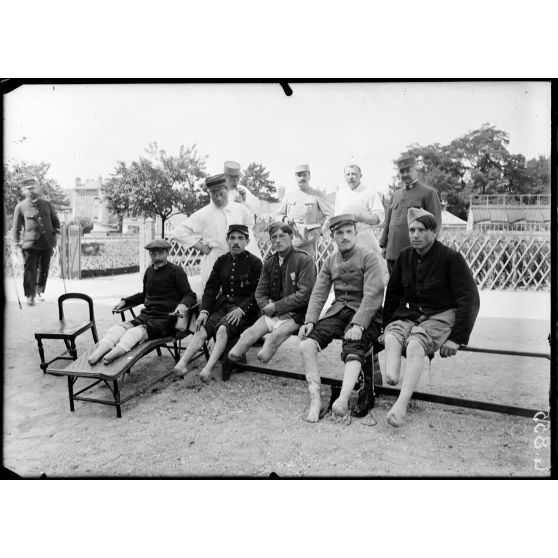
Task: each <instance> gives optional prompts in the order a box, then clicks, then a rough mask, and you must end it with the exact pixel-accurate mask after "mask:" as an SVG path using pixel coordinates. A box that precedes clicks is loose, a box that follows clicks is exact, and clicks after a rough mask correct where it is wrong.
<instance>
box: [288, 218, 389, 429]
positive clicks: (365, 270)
mask: <svg viewBox="0 0 558 558" xmlns="http://www.w3.org/2000/svg"><path fill="white" fill-rule="evenodd" d="M330 228H331V232H332V235H333V240H334V241H335V244H336V245H337V248H338V249H337V251H335V252H334V253H333V254H331V255H330V256H328V258H327V259H326V260H325V262H324V264H323V266H322V268H321V270H320V273H319V275H318V279H317V280H316V284H315V286H314V289H313V290H312V295H311V296H310V302H309V303H308V310H307V312H306V317H305V320H304V325H303V326H302V327H301V328H300V331H299V337H300V338H301V340H302V341H301V342H300V352H301V354H302V360H303V362H304V368H305V371H306V380H307V382H308V391H309V392H310V408H309V411H308V415H307V417H306V420H307V421H308V422H317V421H318V420H319V419H320V418H321V417H322V416H323V415H324V414H325V413H326V411H327V404H326V403H325V402H324V401H322V396H321V379H320V372H319V368H318V352H319V351H321V350H323V349H325V348H326V347H327V346H328V345H329V344H330V343H331V341H332V340H333V339H334V338H336V337H341V336H342V337H343V348H342V352H341V360H342V361H343V362H344V363H345V371H344V374H343V384H342V386H341V392H340V394H339V397H338V398H337V399H336V400H335V401H334V402H333V405H332V411H333V412H334V413H335V415H337V416H339V417H345V416H347V415H348V414H349V396H350V395H351V392H352V390H353V388H354V386H355V384H356V382H357V380H358V379H359V376H360V374H361V371H362V369H363V366H364V362H365V355H366V353H367V351H368V350H369V348H370V347H371V345H372V343H373V341H374V340H375V339H377V338H378V324H377V322H376V321H375V320H374V317H375V316H376V314H377V312H378V311H379V310H380V308H381V305H382V299H383V296H384V281H383V274H382V267H381V264H380V256H378V254H376V253H375V252H373V251H371V250H365V249H363V248H361V247H359V246H356V236H357V231H356V219H355V217H354V215H350V214H348V215H337V216H335V217H333V218H332V219H331V221H330ZM332 286H333V288H334V292H335V299H334V301H333V303H332V305H331V306H330V307H329V309H328V310H327V312H326V313H325V315H324V316H323V317H322V318H321V319H320V312H321V311H322V308H323V306H324V304H325V303H326V301H327V298H328V295H329V292H330V290H331V287H332Z"/></svg>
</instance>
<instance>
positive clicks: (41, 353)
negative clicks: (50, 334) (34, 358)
mask: <svg viewBox="0 0 558 558" xmlns="http://www.w3.org/2000/svg"><path fill="white" fill-rule="evenodd" d="M35 339H37V344H38V345H39V356H40V358H41V364H40V367H41V370H42V371H43V374H44V373H45V372H46V369H47V364H46V362H45V350H44V348H43V341H42V339H41V338H40V337H36V338H35Z"/></svg>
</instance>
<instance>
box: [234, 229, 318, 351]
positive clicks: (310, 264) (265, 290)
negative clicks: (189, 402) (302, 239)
mask: <svg viewBox="0 0 558 558" xmlns="http://www.w3.org/2000/svg"><path fill="white" fill-rule="evenodd" d="M269 238H270V240H271V245H272V249H273V252H274V253H273V254H272V255H271V256H269V257H268V258H267V259H266V260H265V262H264V265H263V269H262V274H261V277H260V281H259V283H258V287H257V289H256V302H257V304H258V306H259V307H260V310H261V312H262V315H261V316H260V318H259V319H258V321H257V322H256V323H255V324H254V325H253V326H252V327H250V328H248V329H247V330H246V331H244V333H243V334H242V335H241V336H240V339H239V341H238V343H237V344H236V345H235V346H234V347H233V348H232V349H231V350H230V351H229V358H230V359H231V360H233V361H238V360H240V359H241V358H242V357H243V356H244V355H245V354H246V351H247V350H248V349H249V348H250V347H251V346H252V345H254V344H255V343H256V342H257V341H259V340H260V339H261V338H262V337H263V336H264V335H266V334H269V335H267V336H266V338H265V342H264V345H263V347H262V348H261V350H260V351H259V352H258V354H257V358H258V360H260V361H261V362H269V361H270V360H271V358H272V357H273V355H274V354H275V353H276V352H277V349H278V348H279V347H280V346H281V344H282V343H283V342H284V341H286V340H287V339H288V338H289V336H290V335H292V334H293V333H295V332H297V331H298V329H299V328H300V324H301V323H302V322H303V319H304V313H305V312H306V306H307V305H308V299H309V298H310V293H311V292H312V287H313V286H314V282H315V281H316V266H315V265H314V260H313V259H312V258H311V257H310V256H309V255H308V254H307V253H306V252H303V251H302V250H298V249H296V248H294V247H293V229H292V228H291V226H290V225H288V224H287V223H273V224H272V225H271V226H270V227H269Z"/></svg>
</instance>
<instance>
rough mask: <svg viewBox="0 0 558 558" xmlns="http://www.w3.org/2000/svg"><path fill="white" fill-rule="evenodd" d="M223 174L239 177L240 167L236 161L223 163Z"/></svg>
mask: <svg viewBox="0 0 558 558" xmlns="http://www.w3.org/2000/svg"><path fill="white" fill-rule="evenodd" d="M223 172H224V173H225V174H227V175H229V176H240V165H239V164H238V163H237V162H236V161H225V166H224V170H223Z"/></svg>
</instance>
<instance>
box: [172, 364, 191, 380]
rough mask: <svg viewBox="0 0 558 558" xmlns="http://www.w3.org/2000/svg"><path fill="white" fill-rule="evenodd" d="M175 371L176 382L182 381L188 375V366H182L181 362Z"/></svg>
mask: <svg viewBox="0 0 558 558" xmlns="http://www.w3.org/2000/svg"><path fill="white" fill-rule="evenodd" d="M173 371H174V379H175V380H182V379H183V378H184V376H186V374H188V368H186V365H184V364H181V363H180V361H179V362H178V363H176V364H175V365H174V368H173Z"/></svg>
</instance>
